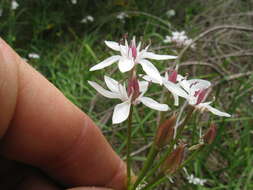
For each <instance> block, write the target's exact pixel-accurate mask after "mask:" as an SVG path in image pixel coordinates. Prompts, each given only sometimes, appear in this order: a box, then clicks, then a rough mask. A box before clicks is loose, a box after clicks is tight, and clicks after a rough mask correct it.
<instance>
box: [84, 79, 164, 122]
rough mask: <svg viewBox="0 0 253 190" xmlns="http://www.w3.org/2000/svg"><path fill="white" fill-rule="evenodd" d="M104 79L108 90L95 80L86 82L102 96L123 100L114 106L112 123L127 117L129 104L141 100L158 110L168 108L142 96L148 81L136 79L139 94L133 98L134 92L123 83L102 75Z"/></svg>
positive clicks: (146, 88)
mask: <svg viewBox="0 0 253 190" xmlns="http://www.w3.org/2000/svg"><path fill="white" fill-rule="evenodd" d="M104 80H105V83H106V85H107V87H108V88H109V90H110V91H109V90H106V89H104V88H103V87H101V86H100V85H99V84H97V83H96V82H92V81H88V83H89V84H90V85H91V86H92V87H93V88H95V90H96V91H97V92H99V93H100V94H102V95H103V96H105V97H107V98H111V99H120V100H121V101H122V102H123V103H120V104H117V105H116V106H115V107H114V111H113V116H112V122H113V124H118V123H121V122H123V121H125V120H126V119H127V118H128V116H129V112H130V106H131V104H138V103H140V102H142V103H143V104H144V105H145V106H147V107H150V108H152V109H155V110H158V111H167V110H169V107H168V105H166V104H160V103H158V102H156V101H155V100H153V99H152V98H149V97H145V96H143V95H144V93H145V92H146V91H147V90H148V82H146V81H141V82H140V81H137V82H138V84H137V85H138V87H139V94H138V96H136V97H135V98H133V95H134V93H135V92H132V91H131V90H129V88H128V91H127V89H126V87H125V85H121V84H120V83H118V82H117V81H116V80H114V79H112V78H110V77H107V76H104ZM128 92H131V94H129V93H128Z"/></svg>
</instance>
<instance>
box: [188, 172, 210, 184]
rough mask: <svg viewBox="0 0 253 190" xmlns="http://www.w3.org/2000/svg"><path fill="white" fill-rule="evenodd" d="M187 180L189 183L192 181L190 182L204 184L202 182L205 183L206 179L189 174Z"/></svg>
mask: <svg viewBox="0 0 253 190" xmlns="http://www.w3.org/2000/svg"><path fill="white" fill-rule="evenodd" d="M187 180H188V182H189V183H192V184H194V185H202V186H203V185H204V183H206V181H207V180H206V179H200V178H198V177H195V176H194V175H193V174H191V175H189V176H188V177H187Z"/></svg>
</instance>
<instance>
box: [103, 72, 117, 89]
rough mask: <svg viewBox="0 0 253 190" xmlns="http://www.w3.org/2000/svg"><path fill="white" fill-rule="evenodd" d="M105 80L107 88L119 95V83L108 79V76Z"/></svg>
mask: <svg viewBox="0 0 253 190" xmlns="http://www.w3.org/2000/svg"><path fill="white" fill-rule="evenodd" d="M104 80H105V83H106V86H107V87H108V88H109V89H110V90H111V91H112V92H116V93H119V83H118V82H117V81H116V80H114V79H112V78H110V77H108V76H104Z"/></svg>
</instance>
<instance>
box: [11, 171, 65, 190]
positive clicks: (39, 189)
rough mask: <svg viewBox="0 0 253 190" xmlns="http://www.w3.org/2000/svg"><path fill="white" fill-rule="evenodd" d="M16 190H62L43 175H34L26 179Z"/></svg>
mask: <svg viewBox="0 0 253 190" xmlns="http://www.w3.org/2000/svg"><path fill="white" fill-rule="evenodd" d="M15 189H16V190H24V189H25V190H61V189H62V188H59V187H57V186H56V185H55V184H54V183H52V182H51V181H50V180H49V179H47V178H45V177H44V176H42V175H38V174H33V175H30V176H28V177H26V178H25V179H23V181H22V183H20V184H19V185H18V187H16V188H15Z"/></svg>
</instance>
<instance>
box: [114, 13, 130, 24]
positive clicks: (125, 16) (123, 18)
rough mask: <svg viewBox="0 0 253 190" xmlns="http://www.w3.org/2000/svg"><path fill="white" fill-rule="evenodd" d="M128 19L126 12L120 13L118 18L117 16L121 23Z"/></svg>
mask: <svg viewBox="0 0 253 190" xmlns="http://www.w3.org/2000/svg"><path fill="white" fill-rule="evenodd" d="M127 17H128V14H127V13H125V12H120V13H119V14H118V15H117V16H116V18H117V19H119V20H121V21H123V22H124V21H125V19H126V18H127Z"/></svg>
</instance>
